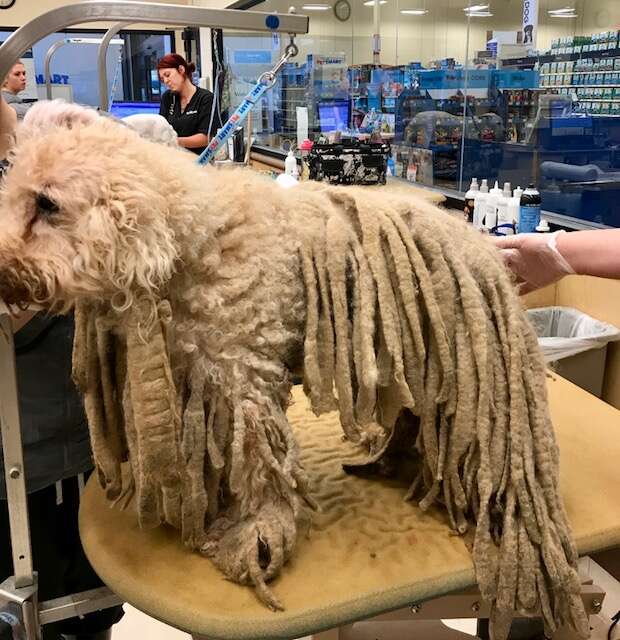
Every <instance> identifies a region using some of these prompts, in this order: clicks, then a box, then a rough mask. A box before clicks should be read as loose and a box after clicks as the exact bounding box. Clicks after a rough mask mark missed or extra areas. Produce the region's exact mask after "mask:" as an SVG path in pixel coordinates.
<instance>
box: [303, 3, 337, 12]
mask: <svg viewBox="0 0 620 640" xmlns="http://www.w3.org/2000/svg"><path fill="white" fill-rule="evenodd" d="M301 8H302V9H304V10H306V11H328V10H329V9H331V7H330V6H329V5H328V4H304V5H302V7H301Z"/></svg>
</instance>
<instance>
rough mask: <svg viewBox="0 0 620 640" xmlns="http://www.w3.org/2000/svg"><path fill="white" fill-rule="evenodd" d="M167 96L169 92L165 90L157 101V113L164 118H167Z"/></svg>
mask: <svg viewBox="0 0 620 640" xmlns="http://www.w3.org/2000/svg"><path fill="white" fill-rule="evenodd" d="M168 96H169V92H168V91H165V92H164V95H163V96H162V97H161V100H160V101H159V115H160V116H163V117H164V118H166V120H167V119H168Z"/></svg>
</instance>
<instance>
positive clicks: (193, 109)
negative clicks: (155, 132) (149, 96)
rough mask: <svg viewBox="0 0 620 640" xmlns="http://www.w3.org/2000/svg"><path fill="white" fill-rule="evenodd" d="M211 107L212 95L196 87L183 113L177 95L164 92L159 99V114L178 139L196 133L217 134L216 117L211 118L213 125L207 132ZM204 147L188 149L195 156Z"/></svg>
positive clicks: (179, 98)
mask: <svg viewBox="0 0 620 640" xmlns="http://www.w3.org/2000/svg"><path fill="white" fill-rule="evenodd" d="M212 107H213V94H212V93H211V92H210V91H207V90H206V89H202V88H201V87H196V91H195V92H194V95H193V96H192V97H191V99H190V101H189V102H188V103H187V106H186V107H185V111H181V97H180V96H179V94H178V93H174V92H172V91H166V93H164V95H163V96H162V97H161V104H160V107H159V114H160V115H162V116H164V118H166V120H168V122H169V123H170V124H171V125H172V128H173V129H174V130H175V131H176V132H177V135H178V136H179V138H186V137H188V136H193V135H195V134H196V133H204V134H205V135H207V136H212V135H214V134H215V133H216V132H217V127H216V126H215V125H216V123H217V121H218V117H217V114H216V115H215V116H214V117H213V125H212V127H211V131H209V122H210V121H211V109H212ZM204 149H205V147H196V148H195V149H189V151H193V152H194V153H196V154H200V153H202V152H203V151H204Z"/></svg>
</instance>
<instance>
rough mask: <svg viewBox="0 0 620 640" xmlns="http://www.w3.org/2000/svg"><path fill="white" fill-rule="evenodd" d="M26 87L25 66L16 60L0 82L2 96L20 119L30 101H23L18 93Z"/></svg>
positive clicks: (30, 104) (28, 107) (29, 105)
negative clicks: (0, 84) (0, 83)
mask: <svg viewBox="0 0 620 640" xmlns="http://www.w3.org/2000/svg"><path fill="white" fill-rule="evenodd" d="M25 89H26V67H25V66H24V63H23V62H16V63H15V64H14V65H13V66H12V67H11V70H10V71H9V73H8V74H7V76H6V78H5V79H4V82H3V84H2V97H3V98H4V99H5V100H6V102H7V104H9V105H10V106H11V108H12V109H14V110H15V113H17V118H18V119H19V120H21V119H22V118H23V117H24V116H25V115H26V112H27V111H28V109H30V107H31V106H32V102H24V100H23V98H20V97H19V94H20V93H21V92H22V91H24V90H25Z"/></svg>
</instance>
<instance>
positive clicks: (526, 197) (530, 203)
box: [519, 184, 542, 233]
mask: <svg viewBox="0 0 620 640" xmlns="http://www.w3.org/2000/svg"><path fill="white" fill-rule="evenodd" d="M541 204H542V199H541V197H540V193H539V192H538V190H537V189H536V187H535V186H534V185H533V184H531V185H530V186H529V187H528V188H527V189H526V190H525V191H524V192H523V195H522V196H521V207H520V211H519V233H534V232H535V231H536V227H537V226H538V225H539V224H540V208H541Z"/></svg>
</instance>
